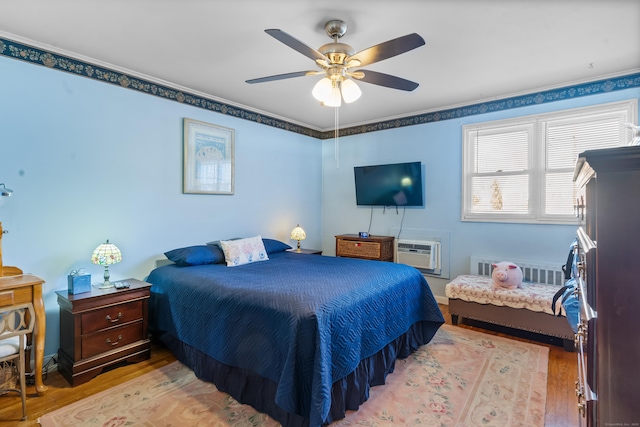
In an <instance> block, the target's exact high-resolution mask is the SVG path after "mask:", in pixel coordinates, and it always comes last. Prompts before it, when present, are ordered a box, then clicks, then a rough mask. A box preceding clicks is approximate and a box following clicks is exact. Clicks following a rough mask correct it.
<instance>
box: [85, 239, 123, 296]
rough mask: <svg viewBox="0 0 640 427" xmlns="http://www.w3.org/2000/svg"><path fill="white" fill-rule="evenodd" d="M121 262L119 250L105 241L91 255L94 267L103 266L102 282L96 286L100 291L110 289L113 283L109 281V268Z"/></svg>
mask: <svg viewBox="0 0 640 427" xmlns="http://www.w3.org/2000/svg"><path fill="white" fill-rule="evenodd" d="M120 261H122V254H121V253H120V249H118V247H117V246H116V245H114V244H113V243H109V239H107V241H106V243H102V244H101V245H100V246H98V247H97V248H96V250H94V251H93V254H92V255H91V263H92V264H96V265H104V282H103V283H102V284H101V285H100V286H98V287H99V288H100V289H107V288H112V287H114V286H113V283H111V282H110V281H109V266H110V265H111V264H116V263H119V262H120Z"/></svg>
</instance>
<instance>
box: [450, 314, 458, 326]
mask: <svg viewBox="0 0 640 427" xmlns="http://www.w3.org/2000/svg"><path fill="white" fill-rule="evenodd" d="M451 323H452V324H453V325H457V324H458V315H457V314H452V315H451Z"/></svg>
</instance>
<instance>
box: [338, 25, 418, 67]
mask: <svg viewBox="0 0 640 427" xmlns="http://www.w3.org/2000/svg"><path fill="white" fill-rule="evenodd" d="M424 44H425V41H424V39H423V38H422V37H420V36H419V35H418V34H416V33H411V34H407V35H406V36H402V37H398V38H397V39H393V40H388V41H386V42H384V43H380V44H377V45H375V46H371V47H370V48H367V49H365V50H361V51H360V52H357V53H356V54H354V55H352V56H350V57H349V60H353V59H356V60H358V61H360V66H361V67H362V66H365V65H369V64H373V63H374V62H379V61H382V60H384V59H388V58H392V57H394V56H396V55H400V54H401V53H405V52H408V51H410V50H413V49H415V48H417V47H420V46H422V45H424Z"/></svg>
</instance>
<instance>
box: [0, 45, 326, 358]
mask: <svg viewBox="0 0 640 427" xmlns="http://www.w3.org/2000/svg"><path fill="white" fill-rule="evenodd" d="M184 117H188V118H192V119H196V120H201V121H205V122H208V123H213V124H217V125H220V126H226V127H230V128H233V129H235V142H236V146H235V148H236V151H235V166H236V172H235V179H236V180H235V194H234V195H233V196H226V195H193V194H182V119H183V118H184ZM321 161H322V155H321V142H320V141H319V140H317V139H314V138H309V137H305V136H301V135H298V134H295V133H291V132H286V131H282V130H278V129H275V128H271V127H267V126H264V125H259V124H256V123H253V122H248V121H245V120H240V119H236V118H233V117H229V116H225V115H221V114H216V113H213V112H209V111H205V110H201V109H198V108H195V107H190V106H187V105H183V104H179V103H177V102H172V101H167V100H163V99H159V98H156V97H153V96H149V95H145V94H141V93H138V92H135V91H132V90H128V89H124V88H119V87H114V86H112V85H108V84H104V83H101V82H97V81H94V80H90V79H87V78H82V77H78V76H74V75H70V74H66V73H62V72H59V71H55V70H51V69H48V68H45V67H40V66H34V65H31V64H27V63H22V62H20V61H16V60H13V59H8V58H5V57H0V182H4V183H5V184H6V186H7V187H8V188H11V189H13V190H14V194H13V196H12V197H10V198H6V197H3V198H2V200H1V201H0V203H1V205H0V221H2V223H3V227H4V228H5V229H6V230H8V231H9V233H8V234H5V235H4V237H3V239H2V245H3V258H4V264H5V265H15V266H18V267H20V268H22V269H23V270H24V271H25V272H29V273H33V274H36V275H38V276H40V277H42V278H43V279H44V280H45V281H46V283H45V288H44V293H45V309H46V312H47V338H46V348H45V354H46V355H51V354H53V353H55V352H56V351H57V350H58V346H59V339H58V337H59V320H58V304H57V299H56V295H55V291H56V290H61V289H66V286H67V278H66V276H67V273H68V272H69V271H70V270H72V269H75V268H80V267H83V268H85V269H86V270H88V271H89V272H90V273H92V274H93V277H92V279H93V281H100V279H101V277H102V274H103V269H102V268H100V267H98V266H94V265H91V264H90V262H89V257H90V256H91V253H92V251H93V250H94V249H95V247H96V246H97V245H98V244H100V243H102V242H103V241H104V240H105V239H107V238H108V239H110V241H111V242H112V243H115V244H116V245H117V246H118V247H119V248H120V249H121V250H122V253H123V258H124V259H123V262H122V263H120V264H117V265H115V266H112V267H111V269H110V270H111V277H112V280H118V279H125V278H128V277H135V278H138V279H143V278H144V277H145V276H147V275H148V274H149V272H150V271H151V269H152V268H154V266H155V261H156V260H158V259H162V258H164V256H163V255H162V254H163V252H165V251H167V250H170V249H173V248H176V247H181V246H188V245H194V244H203V243H205V242H207V241H210V240H214V239H220V238H231V237H247V236H251V235H257V234H262V235H263V236H264V237H272V238H276V239H279V240H282V241H284V242H287V243H289V244H294V242H293V241H291V240H289V233H290V231H291V229H293V227H294V226H295V225H296V223H300V225H302V226H303V227H304V228H305V230H306V232H307V240H305V242H304V246H306V247H321V244H322V243H321V239H322V236H321V228H322V206H321V203H322V200H321V191H322V190H321V184H322V179H321V177H322V169H321Z"/></svg>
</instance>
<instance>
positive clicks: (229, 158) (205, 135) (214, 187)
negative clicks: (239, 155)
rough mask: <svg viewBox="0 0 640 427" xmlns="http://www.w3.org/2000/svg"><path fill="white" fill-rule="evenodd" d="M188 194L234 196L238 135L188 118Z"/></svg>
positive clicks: (185, 189)
mask: <svg viewBox="0 0 640 427" xmlns="http://www.w3.org/2000/svg"><path fill="white" fill-rule="evenodd" d="M183 126H184V135H183V149H184V154H183V156H184V166H183V181H182V185H183V187H182V192H183V193H184V194H233V192H234V169H235V164H234V163H235V131H234V130H233V129H231V128H227V127H223V126H217V125H214V124H211V123H206V122H201V121H199V120H193V119H188V118H186V117H185V118H184V120H183Z"/></svg>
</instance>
